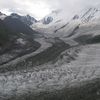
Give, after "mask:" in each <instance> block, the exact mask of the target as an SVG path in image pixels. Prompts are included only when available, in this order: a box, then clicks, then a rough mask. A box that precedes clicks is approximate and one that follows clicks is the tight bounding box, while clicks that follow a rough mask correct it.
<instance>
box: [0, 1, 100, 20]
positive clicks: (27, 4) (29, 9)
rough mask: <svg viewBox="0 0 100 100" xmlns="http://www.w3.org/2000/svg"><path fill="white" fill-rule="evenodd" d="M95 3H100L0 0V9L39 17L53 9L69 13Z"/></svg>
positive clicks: (97, 2) (95, 3)
mask: <svg viewBox="0 0 100 100" xmlns="http://www.w3.org/2000/svg"><path fill="white" fill-rule="evenodd" d="M97 4H100V0H88V1H87V0H24V1H23V0H7V1H5V0H0V10H1V11H3V12H4V13H6V14H10V13H12V12H15V13H18V14H22V15H26V14H30V15H32V16H34V17H35V18H37V19H41V18H43V17H44V16H45V15H47V14H49V13H50V12H51V11H52V10H55V9H62V10H64V11H65V12H66V14H67V15H71V14H73V13H77V12H78V11H80V10H82V9H84V8H85V7H90V6H96V5H97Z"/></svg>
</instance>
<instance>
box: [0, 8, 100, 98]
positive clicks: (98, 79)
mask: <svg viewBox="0 0 100 100" xmlns="http://www.w3.org/2000/svg"><path fill="white" fill-rule="evenodd" d="M64 13H65V12H63V11H62V10H55V11H52V13H50V14H49V15H47V16H45V17H44V18H43V19H41V20H39V21H38V20H36V19H35V18H33V17H31V16H30V15H26V16H21V15H18V14H16V13H13V14H11V15H9V16H7V15H5V14H3V13H1V12H0V100H8V99H9V100H99V99H100V10H99V7H91V8H86V9H84V10H83V11H81V12H80V13H77V14H75V15H73V16H71V17H70V19H68V18H67V16H66V14H64Z"/></svg>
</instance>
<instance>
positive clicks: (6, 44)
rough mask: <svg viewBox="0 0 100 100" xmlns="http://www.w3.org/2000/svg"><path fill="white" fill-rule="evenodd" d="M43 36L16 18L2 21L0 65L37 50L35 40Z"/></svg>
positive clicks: (0, 27) (7, 18)
mask: <svg viewBox="0 0 100 100" xmlns="http://www.w3.org/2000/svg"><path fill="white" fill-rule="evenodd" d="M1 16H3V14H2V15H1ZM41 36H42V35H41V34H40V33H38V32H36V31H34V30H32V29H31V28H30V26H28V25H27V24H24V23H23V22H22V21H21V20H20V19H18V18H16V17H12V16H6V17H5V18H4V19H3V20H1V19H0V65H1V64H4V63H7V62H9V61H11V60H13V59H15V58H17V57H20V56H23V55H25V54H27V53H31V52H34V51H35V50H37V49H38V48H39V47H40V43H39V42H36V41H35V39H36V38H38V37H41Z"/></svg>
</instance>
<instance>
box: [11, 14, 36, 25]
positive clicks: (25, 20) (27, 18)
mask: <svg viewBox="0 0 100 100" xmlns="http://www.w3.org/2000/svg"><path fill="white" fill-rule="evenodd" d="M10 16H11V17H12V18H17V19H19V20H21V21H22V22H23V23H25V24H27V25H29V26H30V25H32V24H34V23H36V22H37V20H36V19H35V18H33V17H31V16H30V15H26V16H20V15H18V14H16V13H12V14H11V15H10Z"/></svg>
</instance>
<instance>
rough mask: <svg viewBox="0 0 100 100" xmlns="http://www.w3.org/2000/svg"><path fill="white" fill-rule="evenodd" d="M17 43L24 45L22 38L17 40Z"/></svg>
mask: <svg viewBox="0 0 100 100" xmlns="http://www.w3.org/2000/svg"><path fill="white" fill-rule="evenodd" d="M17 43H18V44H22V45H25V44H26V41H24V39H22V38H19V39H17Z"/></svg>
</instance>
